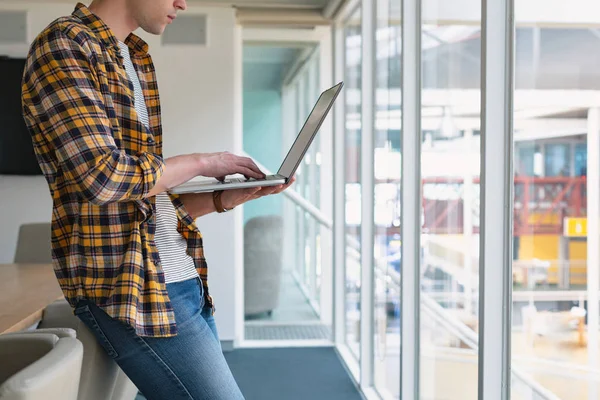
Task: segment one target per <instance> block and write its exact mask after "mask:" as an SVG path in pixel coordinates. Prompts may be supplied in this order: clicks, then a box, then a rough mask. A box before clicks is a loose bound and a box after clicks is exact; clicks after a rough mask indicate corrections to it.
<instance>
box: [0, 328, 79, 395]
mask: <svg viewBox="0 0 600 400" xmlns="http://www.w3.org/2000/svg"><path fill="white" fill-rule="evenodd" d="M82 359H83V346H82V344H81V342H80V341H79V340H77V339H75V338H73V337H72V333H70V332H68V331H65V334H64V335H62V336H61V337H59V336H57V335H55V334H52V333H48V332H45V333H33V332H24V333H14V334H7V335H1V336H0V399H2V400H39V399H44V400H77V393H78V389H79V379H80V373H81V362H82Z"/></svg>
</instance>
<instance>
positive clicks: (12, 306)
mask: <svg viewBox="0 0 600 400" xmlns="http://www.w3.org/2000/svg"><path fill="white" fill-rule="evenodd" d="M61 298H63V294H62V291H61V290H60V287H59V286H58V281H57V280H56V275H54V271H53V270H52V265H50V264H0V334H2V333H7V332H17V331H21V330H24V329H27V328H28V327H30V326H32V325H34V324H35V323H36V322H37V321H39V320H40V319H41V318H42V311H43V310H44V308H45V307H46V306H47V305H48V304H50V303H52V302H54V301H55V300H58V299H61Z"/></svg>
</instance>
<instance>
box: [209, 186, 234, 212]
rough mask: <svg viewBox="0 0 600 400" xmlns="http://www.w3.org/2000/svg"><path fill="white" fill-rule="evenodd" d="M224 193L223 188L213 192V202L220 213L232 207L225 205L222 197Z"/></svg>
mask: <svg viewBox="0 0 600 400" xmlns="http://www.w3.org/2000/svg"><path fill="white" fill-rule="evenodd" d="M222 194H223V191H222V190H217V191H214V192H213V193H212V198H213V204H214V206H215V209H216V210H217V212H218V213H224V212H226V211H229V210H231V208H228V207H227V206H225V205H223V202H222V197H221V196H222ZM232 208H233V207H232Z"/></svg>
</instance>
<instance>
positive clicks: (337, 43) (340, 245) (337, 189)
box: [333, 24, 346, 346]
mask: <svg viewBox="0 0 600 400" xmlns="http://www.w3.org/2000/svg"><path fill="white" fill-rule="evenodd" d="M345 48H346V47H345V43H344V28H343V26H342V25H341V24H340V25H337V26H336V28H335V31H334V69H335V80H336V81H341V80H342V79H343V77H344V66H345V63H344V58H345V57H344V54H345ZM333 111H334V113H333V115H334V135H333V165H334V167H333V282H334V326H333V338H334V341H335V343H336V345H338V346H341V345H344V343H345V337H346V325H345V324H346V303H345V302H346V261H345V258H346V234H345V228H344V221H345V210H346V204H345V195H344V190H345V176H344V174H345V154H344V151H345V149H344V142H345V138H346V135H345V121H346V116H345V95H344V93H342V94H341V95H340V98H339V99H338V100H337V101H336V102H335V104H334V109H333Z"/></svg>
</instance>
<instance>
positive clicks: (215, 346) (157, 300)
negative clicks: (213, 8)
mask: <svg viewBox="0 0 600 400" xmlns="http://www.w3.org/2000/svg"><path fill="white" fill-rule="evenodd" d="M185 9H186V2H185V0H95V1H93V2H92V4H91V5H90V6H89V8H87V7H85V6H84V5H83V4H78V5H77V6H76V8H75V11H74V12H73V14H72V15H70V16H66V17H63V18H59V19H58V20H56V21H54V22H53V23H52V24H50V25H49V26H48V27H47V28H46V29H45V30H44V31H43V32H42V33H41V34H40V35H39V36H38V37H37V38H36V40H35V41H34V42H33V44H32V46H31V49H30V52H29V56H28V59H27V64H26V67H25V72H24V76H23V113H24V118H25V121H26V123H27V126H28V128H29V130H30V132H31V135H32V139H33V143H34V147H35V151H36V155H37V158H38V161H39V164H40V166H41V168H42V171H43V172H44V175H45V177H46V179H47V181H48V184H49V187H50V193H51V196H52V199H53V212H52V255H53V261H54V268H55V271H56V276H57V278H58V281H59V284H60V286H61V288H62V290H63V292H64V295H65V298H66V299H67V300H68V301H69V303H70V304H71V306H72V307H73V308H74V310H75V314H76V315H77V316H78V317H79V318H80V319H81V320H82V321H83V322H84V323H85V324H86V325H87V326H88V327H89V328H90V329H91V331H92V332H93V333H94V335H95V336H96V337H97V339H98V341H99V343H100V344H101V345H102V346H103V347H104V349H105V350H106V352H107V353H108V355H109V356H111V357H113V358H114V359H115V361H116V362H117V363H118V364H119V365H120V366H121V368H122V369H123V370H124V371H125V373H126V374H127V375H128V376H129V377H130V378H131V380H132V381H133V382H134V383H135V384H136V386H137V387H138V388H139V389H140V390H141V391H142V393H143V394H144V395H145V396H146V397H147V398H148V399H180V398H181V399H239V398H243V396H242V394H241V393H240V391H239V388H238V387H237V384H236V383H235V380H234V379H233V377H232V375H231V372H230V370H229V368H228V366H227V364H226V362H225V359H224V357H223V354H222V352H221V348H220V344H219V340H218V336H217V332H216V328H215V324H214V319H213V314H214V306H213V301H212V297H211V296H210V295H209V289H208V283H207V264H206V260H205V258H204V252H203V247H202V237H201V235H200V232H199V231H198V228H197V226H196V225H195V222H194V220H195V219H196V218H198V217H200V216H203V215H206V214H208V213H211V212H215V211H217V212H223V211H225V210H227V209H231V208H234V207H235V206H238V205H240V204H242V203H244V202H247V201H249V200H252V199H256V198H259V197H261V196H266V195H270V194H276V193H280V192H281V191H282V190H285V189H286V188H287V186H289V185H286V186H281V185H280V186H276V187H267V188H252V189H245V190H228V191H224V192H215V193H214V194H188V195H183V196H175V195H172V194H168V191H169V189H170V188H172V187H174V186H176V185H178V184H181V183H183V182H186V181H188V180H190V179H191V178H193V177H195V176H198V175H203V176H209V177H216V178H218V179H223V177H225V176H226V175H229V174H234V173H240V174H244V175H246V176H247V177H252V178H262V177H264V175H263V173H262V172H261V171H260V170H259V169H258V167H257V166H256V165H255V164H254V163H253V162H252V161H251V160H250V159H248V158H244V157H238V156H235V155H232V154H229V153H211V154H188V155H182V156H177V157H172V158H168V159H163V158H162V127H161V115H160V101H159V95H158V88H157V82H156V77H155V71H154V66H153V63H152V59H151V57H150V55H149V54H148V46H147V45H146V43H144V42H143V41H142V40H141V39H140V38H139V37H137V36H135V35H134V34H133V33H132V32H133V31H134V30H136V29H137V28H142V29H143V30H145V31H146V32H149V33H152V34H157V35H158V34H161V33H162V32H163V31H164V29H165V27H166V25H167V24H169V23H171V22H172V21H173V20H174V19H175V18H176V15H177V12H178V11H182V10H185ZM290 184H291V183H290Z"/></svg>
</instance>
